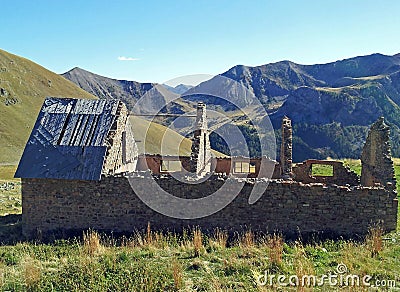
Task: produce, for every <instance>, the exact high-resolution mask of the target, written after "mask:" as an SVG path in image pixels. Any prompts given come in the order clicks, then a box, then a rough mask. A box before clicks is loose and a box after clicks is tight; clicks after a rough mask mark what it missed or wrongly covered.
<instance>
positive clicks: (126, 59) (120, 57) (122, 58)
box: [118, 56, 140, 61]
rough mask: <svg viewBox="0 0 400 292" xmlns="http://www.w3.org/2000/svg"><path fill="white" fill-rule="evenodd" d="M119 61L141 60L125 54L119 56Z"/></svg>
mask: <svg viewBox="0 0 400 292" xmlns="http://www.w3.org/2000/svg"><path fill="white" fill-rule="evenodd" d="M118 60H119V61H138V60H140V59H139V58H132V57H124V56H119V57H118Z"/></svg>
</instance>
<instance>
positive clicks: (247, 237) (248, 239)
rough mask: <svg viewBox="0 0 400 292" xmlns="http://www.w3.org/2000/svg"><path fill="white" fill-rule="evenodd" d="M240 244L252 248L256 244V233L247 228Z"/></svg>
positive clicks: (240, 239)
mask: <svg viewBox="0 0 400 292" xmlns="http://www.w3.org/2000/svg"><path fill="white" fill-rule="evenodd" d="M239 246H240V247H244V248H252V247H254V246H255V240H254V233H253V231H251V230H247V231H246V232H245V233H244V234H243V235H242V236H241V237H240V238H239Z"/></svg>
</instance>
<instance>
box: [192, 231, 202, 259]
mask: <svg viewBox="0 0 400 292" xmlns="http://www.w3.org/2000/svg"><path fill="white" fill-rule="evenodd" d="M193 247H194V256H195V257H199V256H200V255H201V252H202V250H203V248H204V247H203V234H202V233H201V230H200V228H197V227H196V228H194V229H193Z"/></svg>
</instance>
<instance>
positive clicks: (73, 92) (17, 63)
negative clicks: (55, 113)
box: [0, 50, 96, 164]
mask: <svg viewBox="0 0 400 292" xmlns="http://www.w3.org/2000/svg"><path fill="white" fill-rule="evenodd" d="M47 96H55V97H75V98H89V99H94V98H96V97H95V96H93V95H91V94H90V93H87V92H86V91H84V90H82V89H81V88H79V87H77V86H76V85H75V84H73V83H72V82H70V81H68V80H66V79H65V78H63V77H61V76H59V75H58V74H56V73H53V72H51V71H49V70H47V69H45V68H43V67H42V66H40V65H38V64H36V63H34V62H32V61H30V60H28V59H25V58H22V57H19V56H16V55H13V54H10V53H8V52H5V51H3V50H0V164H17V163H18V161H19V159H20V157H21V155H22V152H23V149H24V147H25V144H26V142H27V140H28V137H29V134H30V132H31V130H32V127H33V125H34V123H35V121H36V117H37V115H38V113H39V111H40V108H41V106H42V103H43V101H44V99H45V98H46V97H47Z"/></svg>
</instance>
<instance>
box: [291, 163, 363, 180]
mask: <svg viewBox="0 0 400 292" xmlns="http://www.w3.org/2000/svg"><path fill="white" fill-rule="evenodd" d="M314 164H319V165H331V166H332V167H333V176H312V166H313V165H314ZM293 176H294V179H295V180H296V181H300V182H303V183H325V184H337V185H341V186H345V185H351V186H356V185H359V184H360V179H359V177H358V175H357V174H356V173H355V172H354V171H352V170H351V169H350V168H349V167H347V166H344V165H343V162H342V161H333V160H316V159H308V160H306V161H304V162H302V163H298V164H296V166H294V167H293Z"/></svg>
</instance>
